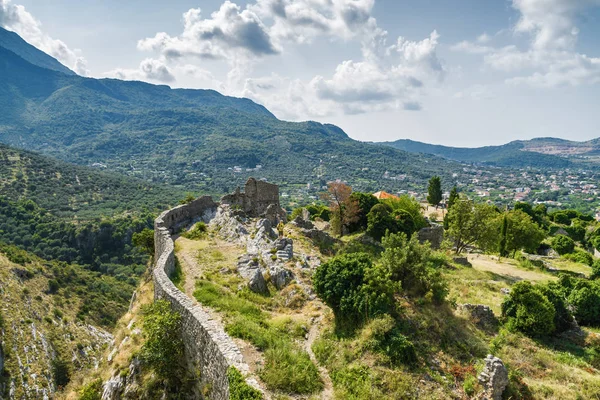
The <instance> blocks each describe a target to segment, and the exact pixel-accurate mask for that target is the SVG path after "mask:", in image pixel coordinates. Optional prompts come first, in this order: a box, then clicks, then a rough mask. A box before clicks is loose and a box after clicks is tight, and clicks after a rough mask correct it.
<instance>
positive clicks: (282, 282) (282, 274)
mask: <svg viewBox="0 0 600 400" xmlns="http://www.w3.org/2000/svg"><path fill="white" fill-rule="evenodd" d="M269 275H270V277H271V283H272V284H273V286H275V287H276V288H277V289H278V290H281V289H283V288H284V287H286V286H287V284H288V283H290V282H291V281H292V280H293V279H294V274H292V271H290V270H288V269H287V268H284V267H283V266H282V265H279V264H275V265H271V266H270V267H269Z"/></svg>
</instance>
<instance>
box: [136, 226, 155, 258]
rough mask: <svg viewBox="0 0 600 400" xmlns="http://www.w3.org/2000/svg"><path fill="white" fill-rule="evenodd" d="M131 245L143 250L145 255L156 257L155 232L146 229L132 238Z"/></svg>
mask: <svg viewBox="0 0 600 400" xmlns="http://www.w3.org/2000/svg"><path fill="white" fill-rule="evenodd" d="M131 243H132V244H133V245H134V246H136V247H138V248H140V249H142V250H143V251H144V252H145V253H147V254H150V255H151V256H153V255H154V231H153V230H152V229H148V228H144V229H142V230H141V231H140V232H136V233H134V234H133V235H132V236H131Z"/></svg>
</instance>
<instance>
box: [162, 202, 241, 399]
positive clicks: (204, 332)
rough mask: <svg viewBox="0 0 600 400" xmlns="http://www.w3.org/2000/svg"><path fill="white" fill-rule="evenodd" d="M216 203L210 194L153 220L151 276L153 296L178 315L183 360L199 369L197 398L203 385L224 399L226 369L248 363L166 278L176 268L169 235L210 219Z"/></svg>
mask: <svg viewBox="0 0 600 400" xmlns="http://www.w3.org/2000/svg"><path fill="white" fill-rule="evenodd" d="M217 206H218V205H217V204H216V203H215V202H213V201H212V199H211V198H210V197H209V196H205V197H201V198H198V199H196V200H194V201H192V202H191V203H189V204H185V205H181V206H178V207H175V208H173V209H171V210H168V211H165V212H163V213H162V214H161V215H160V216H159V217H158V218H157V219H156V220H155V221H154V241H155V265H154V270H153V279H154V298H155V299H164V300H167V301H168V302H169V303H171V306H172V308H173V310H174V311H177V312H178V313H179V314H181V319H182V337H183V342H184V346H185V356H186V360H187V362H188V364H189V368H193V369H192V370H196V371H199V372H200V382H198V385H197V387H196V390H197V394H196V398H200V397H201V396H200V393H201V391H202V389H203V388H208V387H210V388H211V389H210V394H209V398H210V399H215V400H227V399H229V383H228V380H227V374H226V372H227V368H228V367H229V366H235V367H236V368H237V369H238V370H240V371H241V372H242V373H243V374H244V373H247V372H248V366H247V365H246V364H245V363H244V361H243V358H242V354H241V352H240V350H239V349H238V347H237V346H236V344H235V343H234V342H233V340H232V339H231V337H229V335H227V333H225V331H224V330H223V327H222V326H221V325H220V324H219V323H218V322H217V321H215V320H213V319H212V318H211V317H210V315H209V314H208V313H207V312H206V311H205V310H204V309H203V308H202V306H200V305H198V304H195V303H194V302H193V301H192V300H191V299H190V298H188V296H187V295H185V294H184V293H182V292H181V291H180V290H179V289H177V288H176V287H175V285H174V284H173V282H171V280H170V279H169V276H170V275H171V274H172V273H173V272H174V270H175V247H174V243H173V239H172V238H171V234H173V233H175V232H177V230H178V229H179V228H180V227H182V226H184V225H186V224H188V223H190V222H191V221H193V220H195V219H202V218H203V217H204V218H209V217H210V216H211V215H212V214H214V212H215V210H216V208H217Z"/></svg>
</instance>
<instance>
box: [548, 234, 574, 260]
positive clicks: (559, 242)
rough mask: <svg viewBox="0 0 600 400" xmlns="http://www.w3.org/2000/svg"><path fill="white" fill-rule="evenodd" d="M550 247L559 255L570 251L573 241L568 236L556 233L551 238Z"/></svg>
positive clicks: (572, 248) (571, 250) (572, 247)
mask: <svg viewBox="0 0 600 400" xmlns="http://www.w3.org/2000/svg"><path fill="white" fill-rule="evenodd" d="M552 248H553V249H554V250H556V252H557V253H558V254H560V255H563V254H569V253H572V252H573V250H575V242H574V241H573V239H571V238H570V237H568V236H565V235H556V236H554V237H553V238H552Z"/></svg>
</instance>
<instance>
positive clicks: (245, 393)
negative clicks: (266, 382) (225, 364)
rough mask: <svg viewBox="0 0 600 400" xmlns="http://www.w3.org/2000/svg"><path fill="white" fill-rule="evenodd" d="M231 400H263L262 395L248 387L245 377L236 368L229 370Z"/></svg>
mask: <svg viewBox="0 0 600 400" xmlns="http://www.w3.org/2000/svg"><path fill="white" fill-rule="evenodd" d="M227 380H228V381H229V399H230V400H262V398H263V396H262V393H261V392H260V391H258V390H256V389H254V388H253V387H252V386H250V385H248V384H247V383H246V381H245V380H244V377H243V376H242V374H241V373H240V371H238V370H237V369H236V368H235V367H229V368H228V369H227Z"/></svg>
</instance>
